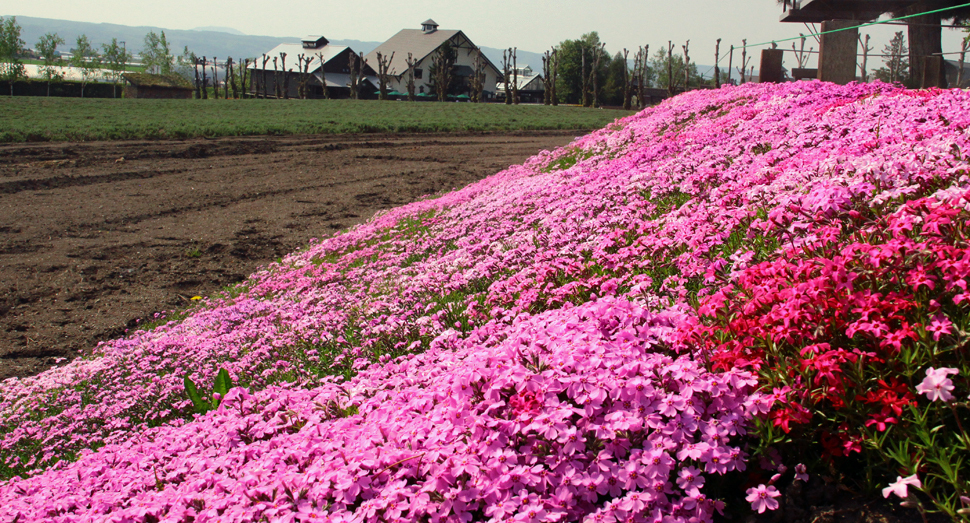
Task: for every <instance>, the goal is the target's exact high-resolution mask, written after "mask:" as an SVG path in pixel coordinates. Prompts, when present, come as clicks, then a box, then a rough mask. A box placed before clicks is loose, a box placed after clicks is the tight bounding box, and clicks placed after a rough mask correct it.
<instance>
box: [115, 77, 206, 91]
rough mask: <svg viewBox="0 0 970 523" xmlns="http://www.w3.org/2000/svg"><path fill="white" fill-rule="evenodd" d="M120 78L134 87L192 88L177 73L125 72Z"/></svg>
mask: <svg viewBox="0 0 970 523" xmlns="http://www.w3.org/2000/svg"><path fill="white" fill-rule="evenodd" d="M121 77H122V78H124V79H125V80H127V81H128V83H130V84H131V85H134V86H135V87H159V88H163V89H193V87H192V84H191V83H189V81H188V80H186V79H185V78H183V77H182V76H181V75H178V74H174V73H172V74H149V73H125V74H123V75H121Z"/></svg>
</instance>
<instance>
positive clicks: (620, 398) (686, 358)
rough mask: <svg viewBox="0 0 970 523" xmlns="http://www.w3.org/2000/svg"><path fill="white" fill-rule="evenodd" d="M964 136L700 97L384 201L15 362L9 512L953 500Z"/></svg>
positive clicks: (962, 490) (939, 128) (526, 513)
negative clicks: (338, 229)
mask: <svg viewBox="0 0 970 523" xmlns="http://www.w3.org/2000/svg"><path fill="white" fill-rule="evenodd" d="M968 127H970V98H968V96H967V94H966V93H964V92H962V91H929V92H912V91H906V90H900V89H896V88H892V87H890V86H887V85H884V84H870V85H853V86H846V87H840V86H834V85H829V84H823V83H820V82H807V83H793V84H786V85H746V86H743V87H740V88H730V87H729V88H723V89H720V90H717V91H698V92H692V93H688V94H685V95H682V96H679V97H677V98H675V99H672V100H669V101H667V102H665V103H664V104H662V105H660V106H658V107H655V108H651V109H648V110H645V111H643V112H641V113H640V114H637V115H635V116H631V117H629V118H626V119H623V120H619V121H617V122H615V123H614V124H612V125H610V126H609V127H607V128H606V129H603V130H601V131H598V132H596V133H592V134H590V135H587V136H584V137H582V138H579V139H577V140H576V141H575V142H574V143H573V144H571V145H570V146H568V147H565V148H562V149H560V150H557V151H554V152H548V153H542V154H540V155H538V156H536V157H534V158H532V159H531V160H529V161H528V162H526V163H525V164H524V165H521V166H513V167H510V168H509V169H507V170H506V171H503V172H501V173H498V174H496V175H494V176H492V177H490V178H488V179H486V180H483V181H482V182H479V183H477V184H474V185H471V186H469V187H467V188H465V189H463V190H460V191H456V192H453V193H449V194H445V195H443V196H441V197H439V198H436V199H428V200H425V201H422V202H419V203H415V204H412V205H408V206H405V207H402V208H398V209H394V210H391V211H388V212H387V213H385V214H383V215H380V216H377V217H375V218H374V219H373V220H371V221H370V222H369V223H367V224H365V225H362V226H359V227H356V228H354V229H352V230H350V231H347V232H346V233H343V234H340V235H338V236H335V237H333V238H330V239H328V240H325V241H321V242H315V243H314V244H313V245H311V246H310V247H309V248H308V249H307V250H306V251H304V252H299V253H294V254H292V255H290V256H288V257H287V258H285V259H284V260H282V261H281V262H280V263H277V264H274V265H271V266H269V267H267V268H266V269H264V270H262V271H260V272H258V273H257V274H254V275H253V276H252V277H251V278H250V279H249V280H247V281H246V282H245V283H244V284H243V285H241V286H239V287H237V288H235V289H231V290H230V291H228V292H226V293H225V294H224V295H222V296H220V297H214V298H211V299H209V300H206V301H204V302H203V303H202V304H200V305H199V306H198V307H197V308H196V309H194V310H191V311H187V312H183V313H179V314H178V317H175V316H173V317H171V318H161V319H160V320H159V325H157V326H156V327H155V328H153V329H150V330H143V331H139V332H136V333H133V334H132V335H130V336H128V337H127V338H124V339H120V340H115V341H112V342H109V343H105V344H102V345H100V346H99V347H98V348H97V349H96V350H95V351H94V353H93V354H92V355H91V356H90V357H86V358H83V359H78V360H76V361H74V362H72V363H71V364H69V365H66V366H64V367H61V368H58V369H52V370H51V371H48V372H46V373H44V374H41V375H39V376H36V377H33V378H28V379H23V380H7V381H5V382H3V383H2V384H0V455H2V458H3V460H2V461H3V464H2V465H0V474H2V475H3V477H5V478H8V479H6V480H5V482H4V483H2V484H0V520H13V519H15V518H17V520H18V521H102V520H103V521H216V520H218V521H260V520H269V521H318V520H320V521H344V520H347V521H367V522H373V521H417V520H430V521H432V522H438V521H454V522H458V521H494V522H500V521H502V522H504V521H521V522H526V521H527V522H539V521H581V520H583V521H587V520H588V521H596V522H599V521H603V522H606V523H611V522H616V521H636V522H639V521H661V520H671V521H711V520H712V519H713V518H714V515H715V514H717V513H719V512H731V513H733V514H738V515H740V514H745V513H747V512H751V511H756V512H765V511H768V510H776V509H779V508H782V507H781V490H779V489H782V490H784V489H786V488H787V487H788V486H790V485H793V484H796V483H797V482H806V481H809V482H811V481H818V480H817V479H815V478H816V477H817V475H816V474H815V473H816V472H817V471H825V473H826V474H831V473H832V472H831V471H833V470H847V471H848V472H846V473H845V474H843V475H842V476H841V477H838V478H835V479H836V480H838V481H842V482H843V483H846V484H849V485H850V486H851V487H853V488H868V489H869V490H870V491H871V490H875V489H881V488H885V489H886V490H885V492H886V495H887V496H894V497H904V498H906V500H907V501H908V502H909V504H911V505H912V506H920V507H923V508H926V509H929V510H940V511H944V512H946V513H948V514H949V515H951V516H952V517H954V518H958V517H964V516H962V515H961V514H962V513H961V512H960V511H961V510H962V509H963V508H964V504H968V505H970V497H968V496H970V488H968V483H967V479H966V476H965V474H964V473H961V472H960V469H959V463H960V459H961V456H965V455H966V453H967V452H968V445H970V438H968V437H967V433H966V432H965V431H964V426H967V425H968V424H970V419H968V412H970V408H968V405H967V396H968V393H970V390H968V388H970V387H968V382H967V377H968V375H970V364H968V349H967V347H968V334H967V332H968V331H970V325H968V323H970V321H968V307H970V304H968V302H970V300H968V295H967V277H968V275H970V246H968V243H967V237H966V233H967V231H966V224H967V222H968V218H970V193H968V190H970V180H968V178H967V170H968V167H967V161H966V159H965V158H964V155H965V152H964V151H968V150H970V148H968V147H970V143H968V142H970V136H968V131H967V129H968ZM168 320H172V321H168ZM176 320H177V321H176ZM166 321H168V322H167V323H164V322H166ZM220 369H223V370H225V371H227V372H226V373H220V372H219V371H220ZM219 374H221V375H222V376H220V377H218V379H217V375H219ZM225 376H228V379H227V378H226V377H225ZM227 381H231V383H230V384H229V385H227V384H226V382H227ZM213 384H215V385H213ZM196 385H197V386H198V388H199V390H200V393H201V398H200V397H192V395H191V394H190V391H191V390H192V389H193V388H194V387H195V386H196ZM227 387H229V390H228V392H227V393H225V394H223V392H226V391H225V388H227ZM214 391H216V392H215V393H214ZM887 463H889V464H888V465H887ZM846 465H848V466H846ZM859 465H865V466H864V467H863V466H859ZM855 470H866V471H867V472H868V474H867V475H860V474H854V473H853V471H855ZM894 479H895V481H894ZM664 518H668V519H664Z"/></svg>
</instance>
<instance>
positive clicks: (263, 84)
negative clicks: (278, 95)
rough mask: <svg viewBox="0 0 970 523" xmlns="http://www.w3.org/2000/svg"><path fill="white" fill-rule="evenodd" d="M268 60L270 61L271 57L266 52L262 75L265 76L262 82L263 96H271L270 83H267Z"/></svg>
mask: <svg viewBox="0 0 970 523" xmlns="http://www.w3.org/2000/svg"><path fill="white" fill-rule="evenodd" d="M266 62H269V57H268V56H266V55H265V54H264V55H263V69H262V72H263V74H262V75H261V76H262V78H263V81H262V82H261V83H262V88H263V98H268V97H269V85H267V83H266Z"/></svg>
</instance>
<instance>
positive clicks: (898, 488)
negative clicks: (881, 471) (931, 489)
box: [882, 474, 923, 498]
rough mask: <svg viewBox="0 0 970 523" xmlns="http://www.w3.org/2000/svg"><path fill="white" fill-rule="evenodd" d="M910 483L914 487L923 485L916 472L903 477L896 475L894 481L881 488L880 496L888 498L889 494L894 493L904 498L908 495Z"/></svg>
mask: <svg viewBox="0 0 970 523" xmlns="http://www.w3.org/2000/svg"><path fill="white" fill-rule="evenodd" d="M910 485H912V486H914V487H916V488H920V487H922V486H923V484H922V483H920V481H919V478H917V477H916V474H913V475H912V476H906V477H905V478H904V477H902V476H896V481H895V482H894V483H890V484H889V486H888V487H886V488H884V489H882V497H884V498H888V497H889V495H890V494H896V495H897V496H899V497H901V498H906V497H908V496H909V491H908V490H907V489H908V488H909V486H910Z"/></svg>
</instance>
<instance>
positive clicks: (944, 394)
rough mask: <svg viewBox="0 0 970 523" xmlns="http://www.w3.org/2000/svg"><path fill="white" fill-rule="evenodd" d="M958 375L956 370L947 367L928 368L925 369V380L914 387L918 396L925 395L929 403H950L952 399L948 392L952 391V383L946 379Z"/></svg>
mask: <svg viewBox="0 0 970 523" xmlns="http://www.w3.org/2000/svg"><path fill="white" fill-rule="evenodd" d="M959 373H960V371H959V370H957V369H951V368H947V367H943V368H939V369H934V368H933V367H930V368H928V369H926V378H924V379H923V381H922V382H921V383H920V384H919V385H917V386H916V391H917V392H919V393H920V394H926V397H927V399H929V400H930V401H936V400H943V401H950V400H951V399H953V394H950V391H952V390H953V382H952V381H950V378H947V375H949V374H959Z"/></svg>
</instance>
